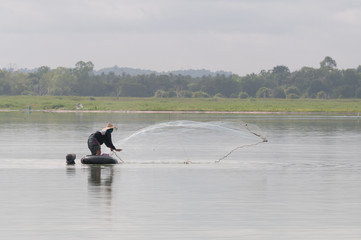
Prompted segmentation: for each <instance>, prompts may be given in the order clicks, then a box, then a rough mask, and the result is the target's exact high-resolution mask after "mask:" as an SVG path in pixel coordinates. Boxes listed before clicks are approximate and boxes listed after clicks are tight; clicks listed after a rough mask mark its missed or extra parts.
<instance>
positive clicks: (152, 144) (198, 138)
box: [116, 120, 261, 163]
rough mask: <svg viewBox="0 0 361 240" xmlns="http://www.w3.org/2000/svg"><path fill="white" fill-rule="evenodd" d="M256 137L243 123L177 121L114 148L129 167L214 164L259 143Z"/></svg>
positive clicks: (142, 132) (143, 131) (140, 132)
mask: <svg viewBox="0 0 361 240" xmlns="http://www.w3.org/2000/svg"><path fill="white" fill-rule="evenodd" d="M259 134H260V133H258V134H257V135H259ZM257 135H255V134H254V133H252V132H251V131H250V129H249V127H248V125H246V124H245V123H243V122H227V121H222V122H221V121H213V122H197V121H186V120H179V121H171V122H162V123H158V124H154V125H151V126H148V127H145V128H142V129H140V130H138V131H136V132H135V133H133V134H132V135H130V136H129V137H127V138H125V139H123V140H122V141H118V142H117V143H116V145H119V146H122V148H124V149H126V151H124V153H122V159H123V160H124V161H126V162H129V163H130V162H133V163H214V162H217V161H218V160H220V159H221V158H223V159H222V160H224V161H226V155H227V154H230V153H231V151H233V150H235V149H237V148H242V147H245V146H252V145H253V144H256V143H258V142H260V139H261V138H260V137H259V136H257Z"/></svg>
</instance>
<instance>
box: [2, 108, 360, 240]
mask: <svg viewBox="0 0 361 240" xmlns="http://www.w3.org/2000/svg"><path fill="white" fill-rule="evenodd" d="M107 121H110V122H113V123H115V124H116V125H118V127H119V130H118V131H116V132H114V133H113V142H114V143H116V144H115V145H116V146H117V147H118V146H119V147H121V148H123V149H124V152H121V153H120V154H119V155H120V156H121V157H122V158H123V159H124V160H125V161H126V162H127V163H126V164H119V165H115V166H86V165H82V164H80V163H79V158H80V157H81V156H82V155H85V154H87V153H88V149H87V146H86V139H87V137H88V135H89V134H90V133H91V132H92V131H93V130H97V129H98V128H102V127H103V126H105V123H106V122H107ZM240 122H247V123H249V124H254V125H255V126H258V128H255V129H257V131H259V132H262V134H263V135H265V136H266V137H267V140H268V142H266V143H260V144H257V145H252V144H253V143H257V142H258V141H259V138H258V137H257V136H255V135H253V134H251V133H249V132H247V131H245V130H244V129H243V130H242V128H240V129H238V130H237V129H236V130H235V131H234V132H233V131H232V130H231V129H232V128H227V129H226V130H224V131H221V130H219V128H220V126H224V125H223V124H226V125H227V126H229V124H230V125H232V126H234V124H238V123H240ZM194 123H199V125H197V126H196V127H194V126H193V125H192V124H194ZM209 123H211V124H218V125H217V126H216V127H214V126H213V127H212V128H211V129H208V130H206V128H205V125H204V124H209ZM220 123H222V124H220ZM169 124H171V125H172V124H173V125H174V124H175V125H181V132H179V131H178V130H179V129H175V128H171V129H170V128H166V125H169ZM189 124H191V125H192V126H193V127H192V128H191V131H188V130H189V127H190V126H189ZM154 126H158V127H159V126H160V128H157V129H158V130H157V131H153V130H152V129H155V128H154ZM0 129H1V130H0V132H1V139H0V149H1V153H2V156H1V157H0V189H1V190H2V193H1V195H0V232H1V237H2V239H277V240H279V239H360V238H361V228H360V225H361V201H360V199H361V162H360V153H361V150H360V147H359V143H360V140H361V134H360V133H361V125H360V118H358V117H342V116H301V115H292V116H278V115H236V114H230V115H227V114H118V113H107V114H101V113H61V114H58V113H31V114H26V113H22V112H13V113H4V112H0ZM194 131H195V132H196V133H194ZM139 132H140V133H141V134H136V133H139ZM187 132H189V135H187V134H186V133H187ZM175 133H176V134H177V136H178V137H176V136H174V134H175ZM214 134H216V135H217V136H219V137H214ZM141 135H142V136H143V137H141ZM225 135H226V136H227V137H224V136H225ZM186 136H189V137H188V138H187V139H186V141H183V142H182V140H183V139H184V138H185V137H186ZM202 136H203V137H204V143H206V144H204V143H203V142H201V141H199V139H202ZM157 137H158V138H157ZM197 137H198V138H197ZM238 138H239V139H238ZM127 139H128V140H127ZM219 139H221V141H220V140H219ZM124 140H126V141H124ZM167 142H168V143H169V145H170V146H169V147H170V149H171V150H169V151H166V150H164V148H161V147H159V145H167V144H166V143H167ZM175 142H177V143H179V144H178V147H176V146H174V143H175ZM235 142H236V143H235ZM247 144H249V145H250V146H245V147H242V148H239V149H237V150H235V151H234V152H232V153H231V154H230V155H229V156H228V157H226V158H224V159H223V160H221V161H220V162H219V163H215V162H214V161H215V160H217V159H219V158H221V157H222V156H224V155H225V154H227V153H228V152H229V151H230V150H232V149H234V148H235V147H238V146H240V145H247ZM194 145H196V147H194ZM157 146H158V147H157ZM151 148H154V149H155V150H154V152H151V154H150V153H149V155H148V157H149V158H152V160H151V161H148V157H147V152H149V151H150V150H149V149H151ZM197 149H198V150H199V152H197ZM103 150H105V149H104V148H103ZM135 150H137V151H135ZM142 151H143V152H142ZM158 152H160V153H161V154H160V155H161V157H159V158H157V155H158V154H157V153H158ZM207 152H208V153H207ZM209 152H210V153H209ZM67 153H76V154H77V160H76V162H77V164H76V165H74V166H66V164H65V155H66V154H67ZM202 156H204V157H203V158H202ZM185 160H191V161H190V162H192V164H183V162H184V161H185ZM192 160H193V161H192ZM171 163H174V164H171ZM188 163H189V162H188Z"/></svg>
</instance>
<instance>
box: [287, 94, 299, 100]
mask: <svg viewBox="0 0 361 240" xmlns="http://www.w3.org/2000/svg"><path fill="white" fill-rule="evenodd" d="M286 98H288V99H297V98H300V96H299V95H298V94H296V93H290V94H287V95H286Z"/></svg>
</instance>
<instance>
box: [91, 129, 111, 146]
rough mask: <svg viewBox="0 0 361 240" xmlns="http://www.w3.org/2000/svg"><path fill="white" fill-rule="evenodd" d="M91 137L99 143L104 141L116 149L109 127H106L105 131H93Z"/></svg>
mask: <svg viewBox="0 0 361 240" xmlns="http://www.w3.org/2000/svg"><path fill="white" fill-rule="evenodd" d="M93 137H94V138H95V139H96V140H97V141H98V143H99V144H100V145H102V144H103V143H105V145H106V146H107V147H108V148H112V149H116V147H114V145H113V143H112V134H111V129H108V130H107V131H97V132H95V133H94V135H93Z"/></svg>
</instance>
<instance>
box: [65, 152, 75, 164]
mask: <svg viewBox="0 0 361 240" xmlns="http://www.w3.org/2000/svg"><path fill="white" fill-rule="evenodd" d="M65 158H66V163H67V164H75V158H76V155H75V153H69V154H67V155H66V157H65Z"/></svg>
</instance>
